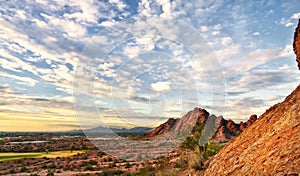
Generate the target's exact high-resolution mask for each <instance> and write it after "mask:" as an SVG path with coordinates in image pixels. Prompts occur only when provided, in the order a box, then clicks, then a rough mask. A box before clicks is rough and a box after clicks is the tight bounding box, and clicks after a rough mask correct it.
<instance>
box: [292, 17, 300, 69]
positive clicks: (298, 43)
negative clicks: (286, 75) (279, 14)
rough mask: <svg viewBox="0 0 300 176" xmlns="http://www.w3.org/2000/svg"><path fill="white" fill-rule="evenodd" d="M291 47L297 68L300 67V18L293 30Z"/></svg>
mask: <svg viewBox="0 0 300 176" xmlns="http://www.w3.org/2000/svg"><path fill="white" fill-rule="evenodd" d="M293 47H294V52H295V54H296V60H297V62H298V68H299V69H300V19H299V23H298V26H297V28H296V30H295V34H294V43H293Z"/></svg>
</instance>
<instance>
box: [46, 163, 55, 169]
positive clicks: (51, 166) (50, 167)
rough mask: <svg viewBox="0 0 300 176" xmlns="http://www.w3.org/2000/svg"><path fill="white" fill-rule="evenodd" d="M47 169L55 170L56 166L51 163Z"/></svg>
mask: <svg viewBox="0 0 300 176" xmlns="http://www.w3.org/2000/svg"><path fill="white" fill-rule="evenodd" d="M48 168H49V169H55V168H56V165H55V164H54V163H51V164H50V165H49V166H48Z"/></svg>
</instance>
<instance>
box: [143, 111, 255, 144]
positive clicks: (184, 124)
mask: <svg viewBox="0 0 300 176" xmlns="http://www.w3.org/2000/svg"><path fill="white" fill-rule="evenodd" d="M208 119H209V122H208V123H211V124H210V125H211V127H210V128H212V129H210V131H212V132H213V133H214V135H212V136H213V137H212V138H211V139H210V140H212V141H214V142H220V141H228V140H231V139H233V138H234V137H236V136H238V135H239V134H240V133H241V132H242V131H243V130H244V129H246V128H248V127H249V126H250V125H252V124H253V123H254V122H255V121H256V119H257V116H256V115H252V116H251V117H250V119H249V120H248V121H247V122H241V123H240V124H236V123H234V121H232V120H225V119H224V118H223V117H222V116H219V117H216V116H214V115H211V116H210V115H209V113H208V112H207V111H206V110H205V109H202V108H194V109H193V110H191V111H189V112H188V113H186V114H185V115H184V116H182V117H181V118H177V119H174V118H170V119H168V120H167V121H166V122H165V123H163V124H161V125H159V126H158V127H156V128H155V129H154V130H152V131H151V132H150V133H149V134H144V135H143V136H144V137H158V136H161V135H164V134H167V133H172V134H175V135H178V134H180V133H181V132H184V131H188V132H190V131H191V130H192V129H193V127H194V126H195V124H196V123H197V122H198V123H206V122H207V120H208Z"/></svg>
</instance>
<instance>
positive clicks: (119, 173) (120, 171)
mask: <svg viewBox="0 0 300 176" xmlns="http://www.w3.org/2000/svg"><path fill="white" fill-rule="evenodd" d="M123 173H124V172H123V171H122V170H120V169H118V170H115V172H114V174H116V175H121V174H123Z"/></svg>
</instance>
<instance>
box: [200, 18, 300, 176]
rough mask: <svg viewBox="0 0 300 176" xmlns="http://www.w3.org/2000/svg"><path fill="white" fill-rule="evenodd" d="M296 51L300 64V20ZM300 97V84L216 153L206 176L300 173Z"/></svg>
mask: <svg viewBox="0 0 300 176" xmlns="http://www.w3.org/2000/svg"><path fill="white" fill-rule="evenodd" d="M294 51H295V53H296V55H297V61H298V66H300V20H299V24H298V27H297V28H296V32H295V37H294ZM299 69H300V67H299ZM299 100H300V85H298V87H297V88H296V89H295V90H294V91H293V92H292V93H291V94H290V95H289V96H287V97H286V99H285V100H284V101H283V102H282V103H278V104H276V105H274V106H272V107H271V108H269V109H268V110H267V111H266V112H265V113H264V114H262V115H261V116H260V118H259V119H258V120H257V121H256V122H255V123H254V124H253V125H252V126H251V127H249V128H247V129H246V130H245V131H244V132H243V133H242V134H241V135H240V136H238V137H237V138H235V139H233V140H232V141H231V142H230V143H229V144H228V145H226V146H225V147H224V148H223V149H222V150H221V151H220V152H219V153H218V154H216V155H215V156H214V157H213V159H212V160H211V162H210V164H209V167H208V169H207V170H206V172H205V175H207V176H210V175H299V173H300V101H299Z"/></svg>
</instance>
